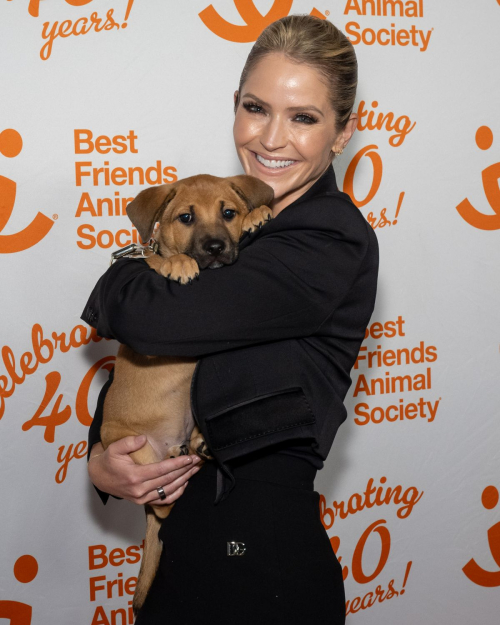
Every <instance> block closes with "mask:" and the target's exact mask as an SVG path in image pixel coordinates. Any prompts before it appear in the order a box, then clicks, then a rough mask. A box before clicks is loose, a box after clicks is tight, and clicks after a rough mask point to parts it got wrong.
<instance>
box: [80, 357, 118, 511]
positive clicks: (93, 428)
mask: <svg viewBox="0 0 500 625" xmlns="http://www.w3.org/2000/svg"><path fill="white" fill-rule="evenodd" d="M113 373H114V369H111V372H110V374H109V378H108V380H107V382H106V383H105V384H104V386H103V387H102V388H101V391H100V393H99V397H98V399H97V406H96V409H95V414H94V419H93V420H92V423H91V424H90V428H89V437H88V452H87V462H88V461H89V458H90V451H91V449H92V447H93V446H94V445H95V444H96V443H100V442H101V425H102V416H103V408H104V400H105V398H106V393H107V392H108V389H109V387H110V386H111V383H112V382H113ZM94 488H95V489H96V491H97V494H98V495H99V497H100V498H101V501H102V503H106V502H107V501H108V499H109V494H108V493H105V492H103V491H102V490H99V489H98V488H97V486H94ZM112 497H115V496H114V495H112ZM115 499H121V497H115Z"/></svg>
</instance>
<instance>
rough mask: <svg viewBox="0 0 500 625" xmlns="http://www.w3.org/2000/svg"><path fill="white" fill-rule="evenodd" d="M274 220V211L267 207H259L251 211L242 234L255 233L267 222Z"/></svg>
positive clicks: (244, 222) (243, 225)
mask: <svg viewBox="0 0 500 625" xmlns="http://www.w3.org/2000/svg"><path fill="white" fill-rule="evenodd" d="M272 218H273V211H272V210H271V209H270V208H268V207H267V206H259V208H254V209H253V211H250V212H249V213H248V215H247V216H246V217H245V219H244V220H243V224H242V226H241V231H242V232H253V231H254V230H258V229H259V228H261V227H262V226H263V225H264V224H265V222H266V221H270V220H271V219H272Z"/></svg>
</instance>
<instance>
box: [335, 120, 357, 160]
mask: <svg viewBox="0 0 500 625" xmlns="http://www.w3.org/2000/svg"><path fill="white" fill-rule="evenodd" d="M357 125H358V114H357V113H351V115H350V117H349V119H348V120H347V124H346V125H345V126H344V128H343V129H342V131H341V132H340V133H339V134H338V136H337V139H336V140H335V144H334V146H333V148H332V152H334V153H335V154H336V153H337V152H342V150H343V149H344V148H345V147H346V145H347V144H348V143H349V141H350V140H351V137H352V135H353V134H354V131H355V130H356V126H357Z"/></svg>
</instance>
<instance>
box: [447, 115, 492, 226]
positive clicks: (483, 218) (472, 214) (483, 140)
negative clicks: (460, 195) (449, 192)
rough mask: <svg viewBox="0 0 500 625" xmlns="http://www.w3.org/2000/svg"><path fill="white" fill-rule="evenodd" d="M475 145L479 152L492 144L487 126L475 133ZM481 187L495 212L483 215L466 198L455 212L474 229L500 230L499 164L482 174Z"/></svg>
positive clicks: (488, 168) (484, 170)
mask: <svg viewBox="0 0 500 625" xmlns="http://www.w3.org/2000/svg"><path fill="white" fill-rule="evenodd" d="M476 144H477V147H478V148H480V149H481V150H489V149H490V148H491V146H492V144H493V133H492V132H491V129H490V128H488V126H481V127H480V128H478V129H477V132H476ZM482 178H483V187H484V192H485V194H486V199H487V200H488V202H489V205H490V206H491V208H492V209H493V211H494V212H495V214H494V215H485V214H484V213H481V212H479V211H478V210H476V209H475V208H474V206H472V204H471V203H470V202H469V200H468V199H467V198H465V200H463V201H462V202H460V204H459V205H458V206H457V211H458V212H459V214H460V216H461V217H462V218H463V219H464V220H465V221H466V222H467V223H468V224H470V225H471V226H474V228H479V230H500V186H499V184H498V181H499V179H500V163H494V164H493V165H490V166H489V167H487V168H486V169H483V172H482Z"/></svg>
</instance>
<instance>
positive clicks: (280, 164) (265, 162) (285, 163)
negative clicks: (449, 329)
mask: <svg viewBox="0 0 500 625" xmlns="http://www.w3.org/2000/svg"><path fill="white" fill-rule="evenodd" d="M255 156H256V157H257V160H258V161H259V163H262V164H263V165H265V166H266V167H270V168H271V169H277V168H278V167H288V165H291V164H292V163H294V162H295V161H268V160H267V158H264V157H263V156H261V155H260V154H255Z"/></svg>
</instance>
